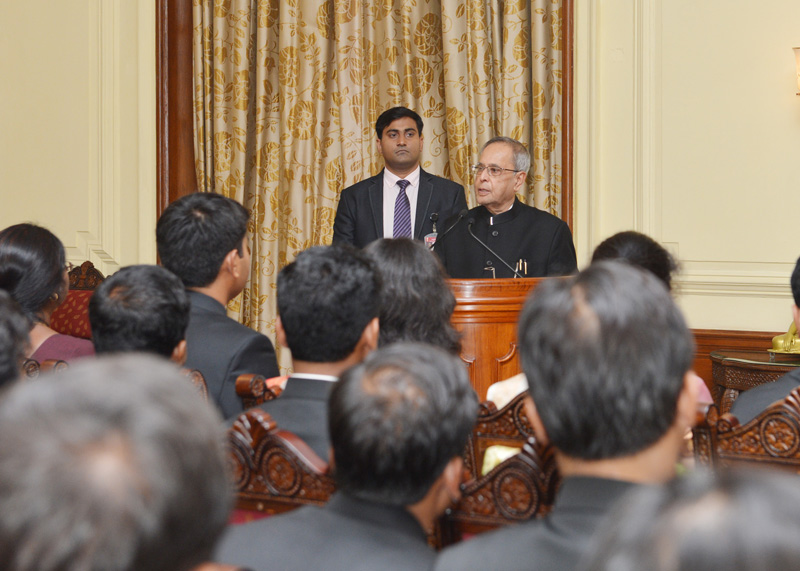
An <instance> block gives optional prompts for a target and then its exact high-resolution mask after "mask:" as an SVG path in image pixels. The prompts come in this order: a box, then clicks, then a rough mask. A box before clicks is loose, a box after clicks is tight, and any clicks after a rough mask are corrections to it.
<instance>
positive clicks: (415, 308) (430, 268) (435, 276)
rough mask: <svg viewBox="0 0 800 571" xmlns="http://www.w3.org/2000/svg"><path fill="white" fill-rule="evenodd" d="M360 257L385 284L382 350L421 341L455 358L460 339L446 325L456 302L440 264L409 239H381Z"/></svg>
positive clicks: (431, 254)
mask: <svg viewBox="0 0 800 571" xmlns="http://www.w3.org/2000/svg"><path fill="white" fill-rule="evenodd" d="M364 251H365V252H366V253H367V255H368V256H369V257H370V258H371V259H372V260H373V262H375V264H376V265H377V267H378V270H379V271H380V274H381V278H382V280H383V292H382V294H381V310H380V323H381V325H380V338H379V343H380V345H381V346H383V345H388V344H389V343H394V342H396V341H420V342H423V343H431V344H432V345H436V346H438V347H441V348H442V349H444V350H446V351H450V352H451V353H456V354H457V353H459V351H460V350H461V342H460V340H459V337H460V336H459V334H458V332H457V331H456V330H455V329H454V328H453V326H452V325H451V323H450V317H451V316H452V315H453V310H454V309H455V307H456V298H455V296H454V295H453V292H452V291H451V290H450V288H449V286H448V285H447V282H446V281H445V280H446V278H447V274H445V271H444V268H442V264H441V262H439V258H438V257H436V255H434V254H433V252H431V251H430V250H429V249H428V248H427V247H426V246H425V245H424V244H423V243H422V242H420V241H417V240H409V239H407V238H397V239H386V238H382V239H380V240H376V241H374V242H372V243H371V244H370V245H369V246H367V247H366V248H365V250H364Z"/></svg>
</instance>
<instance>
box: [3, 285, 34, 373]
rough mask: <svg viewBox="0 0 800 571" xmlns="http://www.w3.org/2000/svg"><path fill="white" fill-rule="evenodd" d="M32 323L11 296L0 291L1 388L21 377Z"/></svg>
mask: <svg viewBox="0 0 800 571" xmlns="http://www.w3.org/2000/svg"><path fill="white" fill-rule="evenodd" d="M30 329H31V322H30V321H29V320H28V318H27V317H26V316H25V314H24V313H22V310H21V309H20V308H19V305H18V304H17V302H15V301H14V300H13V299H12V298H11V295H10V294H9V293H8V292H7V291H4V290H1V289H0V387H1V386H3V385H5V384H6V383H8V382H9V381H13V380H14V379H16V378H17V377H19V373H20V368H21V367H22V363H23V361H24V360H25V354H26V353H27V351H28V349H29V348H30V338H29V336H28V332H29V331H30Z"/></svg>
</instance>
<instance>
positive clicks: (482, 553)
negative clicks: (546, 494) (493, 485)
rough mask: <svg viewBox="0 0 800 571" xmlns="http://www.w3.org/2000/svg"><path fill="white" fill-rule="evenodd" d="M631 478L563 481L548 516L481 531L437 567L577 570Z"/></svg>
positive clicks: (442, 556)
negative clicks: (625, 480) (627, 479)
mask: <svg viewBox="0 0 800 571" xmlns="http://www.w3.org/2000/svg"><path fill="white" fill-rule="evenodd" d="M634 487H636V484H633V483H631V482H622V481H619V480H606V479H602V478H590V477H569V478H565V479H564V481H563V482H562V483H561V487H560V488H559V490H558V495H557V496H556V503H555V505H554V506H553V511H552V512H550V514H549V515H547V516H546V517H545V518H544V519H540V520H533V521H530V522H526V523H520V524H517V525H512V526H508V527H505V528H502V529H499V530H496V531H491V532H488V533H484V534H481V535H478V536H477V537H475V538H474V539H470V540H469V541H465V542H463V543H459V544H456V545H454V546H453V547H449V548H447V549H445V550H444V551H442V552H441V553H440V554H439V558H438V560H437V562H436V569H437V570H440V571H452V570H453V569H459V570H461V569H476V570H480V571H486V570H487V569H491V570H492V571H503V570H508V571H518V570H519V569H552V570H553V571H569V570H570V569H575V568H576V567H577V565H578V562H579V561H580V558H581V557H582V556H583V555H584V553H585V552H586V551H587V550H588V548H589V545H590V541H591V538H592V535H593V534H594V532H595V530H597V529H598V527H599V524H600V523H601V522H602V520H603V518H604V517H605V516H606V514H607V513H608V512H609V511H610V510H611V508H612V507H613V506H614V504H616V503H617V501H618V500H619V499H620V498H621V497H622V496H624V495H625V494H626V493H627V492H628V491H629V490H632V489H633V488H634Z"/></svg>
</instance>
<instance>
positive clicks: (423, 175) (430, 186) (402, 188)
mask: <svg viewBox="0 0 800 571" xmlns="http://www.w3.org/2000/svg"><path fill="white" fill-rule="evenodd" d="M375 131H376V133H377V135H378V141H377V145H378V152H380V154H381V155H382V156H383V162H384V165H385V168H384V170H382V171H381V172H380V173H378V174H377V175H375V176H373V177H370V178H368V179H366V180H362V181H361V182H358V183H356V184H354V185H353V186H350V187H347V188H345V189H344V190H343V191H342V194H341V196H340V197H339V206H338V208H337V209H336V218H335V220H334V222H333V242H334V243H336V242H347V243H349V244H352V245H353V246H356V247H357V248H363V247H364V246H366V245H367V244H369V243H370V242H372V241H373V240H377V239H378V238H415V239H417V240H426V236H427V237H428V238H427V240H426V241H428V242H430V243H432V241H433V240H434V239H435V236H431V235H432V234H435V233H437V232H438V231H439V229H440V226H441V223H442V222H443V221H444V220H446V219H447V218H449V217H450V216H451V215H454V214H457V213H458V212H460V211H461V210H466V208H467V200H466V198H465V196H464V188H463V187H462V186H461V185H460V184H457V183H455V182H453V181H451V180H447V179H444V178H441V177H438V176H434V175H432V174H430V173H427V172H425V171H424V170H422V169H421V168H420V166H419V160H420V155H421V154H422V143H423V137H422V118H421V117H420V116H419V115H418V114H417V113H415V112H414V111H412V110H411V109H407V108H405V107H393V108H391V109H388V110H387V111H384V112H383V113H381V115H380V117H378V121H377V122H376V123H375Z"/></svg>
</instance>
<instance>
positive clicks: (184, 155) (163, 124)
mask: <svg viewBox="0 0 800 571" xmlns="http://www.w3.org/2000/svg"><path fill="white" fill-rule="evenodd" d="M573 5H574V0H564V11H563V13H564V24H563V38H564V53H565V58H566V62H567V63H566V65H565V66H564V74H563V76H562V82H563V85H562V87H563V90H562V94H563V98H564V99H563V108H562V118H563V127H564V131H563V135H562V137H563V145H562V157H561V164H562V165H563V170H562V172H561V206H562V213H563V214H562V216H563V218H564V220H566V221H567V224H569V225H570V228H572V214H573V201H572V180H573V179H572V141H573V133H572V125H573V122H572V121H573V120H572V112H573V108H572V88H573V79H572V75H573V69H574V65H573V45H574V44H573V29H574V22H573V17H574V15H573V13H574V6H573ZM157 9H158V13H157V15H156V18H157V21H156V30H157V31H156V58H157V62H156V74H157V94H156V99H157V101H156V103H157V113H158V118H157V120H158V123H157V124H158V133H157V146H158V157H157V169H158V188H157V200H158V204H157V214H158V216H161V213H162V212H163V211H164V209H165V208H166V207H167V205H169V203H170V202H173V201H174V200H177V199H178V198H180V197H181V196H184V195H186V194H190V193H192V192H195V191H196V190H197V176H196V173H195V164H194V162H195V161H194V132H193V109H192V106H193V103H192V92H193V89H194V86H193V79H192V0H157Z"/></svg>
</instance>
